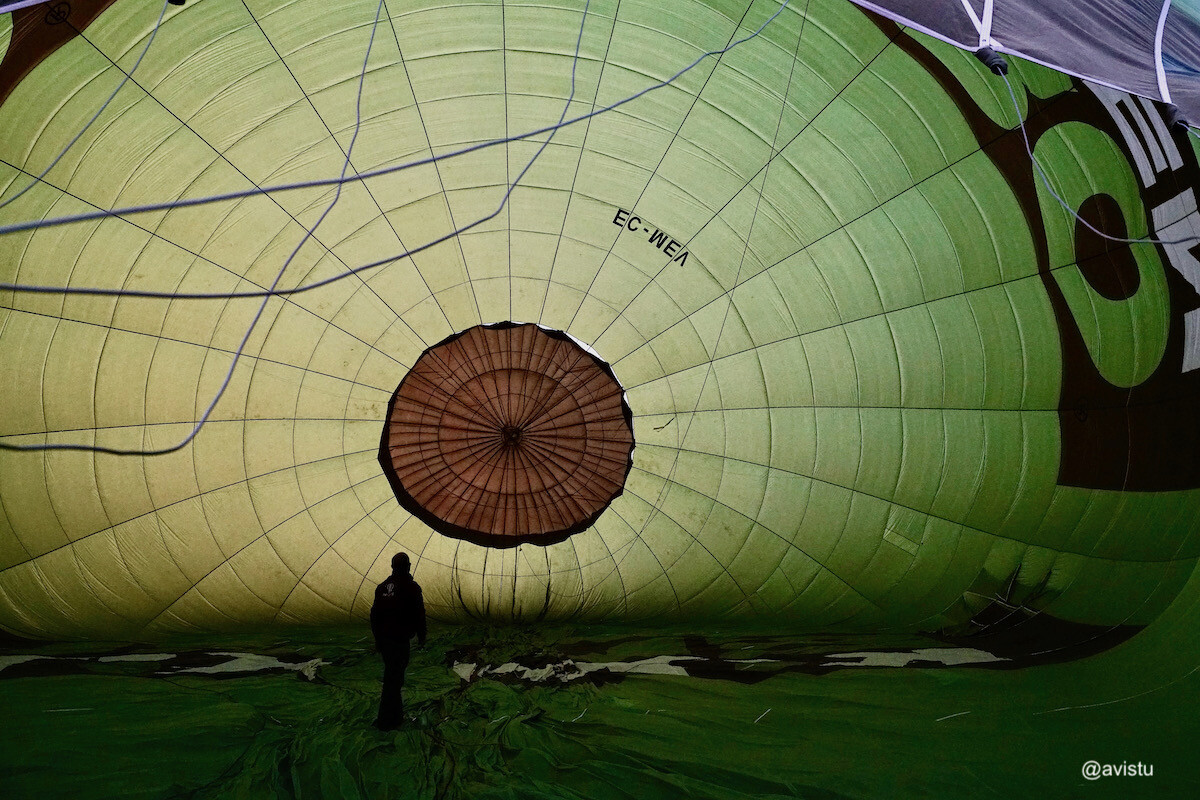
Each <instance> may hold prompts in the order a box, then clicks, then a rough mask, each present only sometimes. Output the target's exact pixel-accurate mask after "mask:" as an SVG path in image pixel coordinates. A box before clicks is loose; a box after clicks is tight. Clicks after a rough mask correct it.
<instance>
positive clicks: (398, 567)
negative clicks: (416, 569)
mask: <svg viewBox="0 0 1200 800" xmlns="http://www.w3.org/2000/svg"><path fill="white" fill-rule="evenodd" d="M409 563H410V562H409V560H408V553H396V555H394V556H392V572H408V567H409Z"/></svg>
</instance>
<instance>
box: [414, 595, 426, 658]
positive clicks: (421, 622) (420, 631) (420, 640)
mask: <svg viewBox="0 0 1200 800" xmlns="http://www.w3.org/2000/svg"><path fill="white" fill-rule="evenodd" d="M416 605H417V607H416V609H415V611H416V615H417V625H416V628H417V644H419V645H424V644H425V598H424V596H422V594H421V587H420V586H418V587H417V603H416Z"/></svg>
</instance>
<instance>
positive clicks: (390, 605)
mask: <svg viewBox="0 0 1200 800" xmlns="http://www.w3.org/2000/svg"><path fill="white" fill-rule="evenodd" d="M408 570H409V560H408V553H397V554H396V555H394V556H392V576H391V577H390V578H388V579H387V580H386V581H384V582H383V583H381V584H379V586H377V587H376V588H375V602H374V604H372V605H371V633H373V634H375V647H376V648H378V649H379V654H380V655H382V656H383V694H382V696H381V697H380V698H379V717H378V718H377V719H376V720H375V727H377V728H381V729H383V730H392V729H393V728H397V727H399V726H400V723H401V721H403V719H404V698H403V696H402V694H401V689H402V687H403V686H404V670H405V669H406V668H407V667H408V642H409V640H410V639H412V637H413V636H416V637H417V643H418V644H422V645H423V644H425V601H424V600H423V599H422V597H421V587H420V586H419V585H418V584H417V582H416V581H414V580H413V578H412V575H410V574H409V573H408Z"/></svg>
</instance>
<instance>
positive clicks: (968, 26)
mask: <svg viewBox="0 0 1200 800" xmlns="http://www.w3.org/2000/svg"><path fill="white" fill-rule="evenodd" d="M852 2H854V3H856V4H857V5H859V6H862V7H864V8H868V9H871V10H873V11H876V12H878V13H880V14H883V15H884V16H886V17H889V18H891V19H894V20H896V21H897V22H899V23H901V24H904V25H910V26H912V27H915V28H918V29H920V30H922V31H924V32H925V33H928V34H931V35H933V36H936V37H938V38H939V39H943V40H945V41H947V42H950V43H951V44H954V45H956V46H958V47H963V48H966V49H968V50H976V49H978V48H979V47H982V46H984V45H988V46H990V47H992V48H993V49H995V50H997V51H998V52H1001V53H1010V54H1012V55H1016V56H1020V57H1022V58H1026V59H1029V60H1032V61H1037V62H1039V63H1042V64H1045V65H1047V66H1050V67H1053V68H1054V69H1057V70H1061V71H1062V72H1067V73H1070V74H1072V75H1076V76H1078V77H1081V78H1085V79H1087V80H1090V81H1094V82H1096V83H1101V84H1105V85H1107V86H1112V87H1114V88H1116V89H1121V90H1123V91H1127V92H1131V93H1133V94H1139V95H1142V96H1144V97H1149V98H1152V99H1155V100H1161V101H1164V102H1169V103H1174V104H1175V105H1177V106H1178V107H1179V108H1180V110H1181V111H1182V112H1183V114H1184V116H1185V117H1187V118H1188V119H1189V120H1191V121H1192V122H1194V123H1196V122H1200V0H876V1H875V2H868V1H867V0H852Z"/></svg>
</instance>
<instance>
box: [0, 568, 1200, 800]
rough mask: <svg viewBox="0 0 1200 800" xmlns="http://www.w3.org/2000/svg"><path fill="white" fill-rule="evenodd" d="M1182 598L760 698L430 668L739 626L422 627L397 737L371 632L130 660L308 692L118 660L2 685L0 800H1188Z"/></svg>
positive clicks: (1191, 596) (1189, 738)
mask: <svg viewBox="0 0 1200 800" xmlns="http://www.w3.org/2000/svg"><path fill="white" fill-rule="evenodd" d="M1198 592H1200V584H1197V583H1196V582H1195V581H1193V582H1192V583H1191V584H1189V587H1188V589H1187V590H1186V591H1185V592H1184V597H1185V598H1186V600H1181V601H1180V603H1178V604H1177V605H1176V606H1175V607H1173V608H1172V609H1171V610H1170V611H1168V612H1167V613H1166V614H1164V615H1163V617H1162V618H1160V621H1159V622H1157V623H1156V624H1155V625H1154V626H1152V627H1151V628H1150V629H1148V630H1147V631H1145V632H1143V633H1142V634H1139V635H1138V636H1136V637H1135V638H1133V639H1132V640H1130V641H1129V642H1127V643H1126V644H1125V645H1122V646H1121V647H1119V648H1117V649H1116V650H1113V651H1111V652H1110V653H1107V654H1104V655H1102V656H1098V657H1096V658H1094V659H1090V660H1086V661H1078V662H1074V663H1070V664H1065V665H1055V666H1051V667H1035V668H1029V669H1024V670H1014V671H993V670H985V669H978V668H972V667H949V668H939V669H932V668H921V667H910V668H905V669H888V668H882V669H845V670H840V671H833V672H830V673H828V674H824V675H812V674H801V673H795V672H793V673H781V674H776V675H772V676H771V677H767V678H765V679H763V680H761V681H759V682H756V683H753V684H745V683H738V682H735V681H730V680H724V679H719V678H702V677H694V676H674V675H628V676H626V677H625V679H624V680H621V681H611V680H610V681H608V682H600V683H599V685H597V684H596V683H590V682H587V681H576V682H571V683H566V684H561V683H555V682H553V681H551V682H549V683H545V684H537V683H531V682H528V681H502V680H500V679H497V678H495V677H492V678H482V679H477V680H474V681H472V682H470V683H467V682H464V681H463V680H462V679H461V678H460V677H459V676H458V675H456V674H455V673H454V672H453V671H452V670H451V669H450V667H449V666H448V665H447V664H446V663H445V662H446V661H447V654H448V653H453V651H454V649H455V648H463V647H467V648H470V651H471V652H472V653H473V654H474V657H477V658H482V659H484V660H486V661H487V662H488V663H491V664H493V665H497V666H498V665H500V664H502V663H506V662H508V661H510V660H511V659H514V658H516V659H526V660H528V661H529V662H530V663H538V662H539V661H541V662H543V663H544V662H545V661H546V660H548V659H553V658H555V657H556V656H557V655H561V652H562V650H563V648H566V647H569V646H575V647H576V649H575V650H573V652H574V657H575V658H577V659H581V660H582V659H583V658H585V657H586V656H587V653H586V651H587V650H588V649H590V650H591V651H592V655H591V657H592V658H593V659H603V660H605V661H619V660H625V661H633V660H637V659H640V658H647V657H653V656H656V655H668V654H669V655H684V654H686V651H685V650H684V648H683V646H682V640H683V638H684V634H687V633H691V634H695V633H703V634H705V635H707V636H708V637H709V639H710V641H712V642H715V643H720V644H724V645H726V647H727V648H729V649H730V651H732V650H735V649H736V650H741V649H742V648H753V647H756V646H757V645H754V644H753V642H755V641H756V639H755V637H754V636H752V635H747V634H746V633H745V632H744V631H728V630H726V631H720V630H712V629H703V630H698V629H692V630H689V631H680V630H664V631H660V632H659V633H657V634H647V633H646V632H645V631H644V630H642V629H636V630H630V629H628V628H619V627H617V628H614V627H611V626H610V627H606V628H595V627H593V628H562V627H541V628H528V627H518V628H505V627H501V628H497V627H481V626H456V627H452V628H447V627H439V628H436V629H435V630H434V631H433V632H432V634H431V637H430V640H429V642H428V644H427V646H426V647H425V648H424V649H420V650H417V651H415V653H414V658H413V661H412V665H411V666H410V668H409V673H408V681H407V687H406V689H405V693H406V701H407V713H408V714H409V716H410V717H412V719H410V720H409V722H408V724H407V725H406V727H404V728H403V729H402V730H400V731H398V732H394V733H381V732H378V731H375V730H374V729H372V728H370V727H369V722H370V720H371V719H372V718H373V716H374V713H375V704H376V702H377V694H376V693H377V691H378V687H379V683H378V681H379V675H380V673H381V669H382V666H381V663H380V661H379V658H378V656H376V655H374V654H373V653H372V652H371V651H370V650H369V647H368V646H369V640H368V639H366V638H364V634H365V631H364V630H361V629H347V630H342V631H336V630H326V631H311V630H309V631H303V632H302V631H292V632H287V633H284V632H276V633H274V634H270V635H259V636H242V637H228V638H226V639H224V640H221V641H213V640H212V639H211V638H209V639H201V640H185V641H179V640H176V641H174V642H171V643H169V644H168V643H162V642H160V643H155V644H152V645H143V646H141V647H139V648H137V649H138V650H141V651H143V652H163V649H164V648H165V647H170V648H173V649H174V650H176V651H180V650H185V649H188V648H205V649H207V650H210V651H213V650H227V651H229V652H259V653H264V654H275V655H279V656H281V657H285V658H293V659H298V660H299V659H303V660H307V659H311V658H320V659H322V660H324V661H326V662H329V663H327V664H324V665H321V666H319V667H318V668H317V670H316V672H315V673H314V678H315V679H314V680H309V679H307V678H305V677H304V676H302V675H301V674H300V673H298V672H284V671H277V672H275V673H268V674H248V675H242V676H236V677H233V676H226V677H223V678H217V677H212V676H204V675H195V674H193V675H186V674H182V673H177V674H174V675H170V676H166V677H155V676H153V675H148V674H146V673H147V672H148V671H149V670H150V669H152V668H151V667H148V666H147V665H146V664H145V663H138V662H128V661H127V662H119V663H111V662H110V663H108V664H105V665H97V664H92V665H90V666H89V667H88V668H87V674H74V675H58V676H54V675H45V676H39V677H18V678H6V677H5V672H11V670H12V669H13V668H12V667H9V668H7V669H6V670H3V671H0V698H2V699H3V702H4V705H5V707H6V708H7V709H10V713H11V714H12V716H13V718H14V719H20V720H21V721H22V724H21V725H10V726H5V729H4V732H3V734H0V736H2V737H3V739H2V740H0V743H2V744H3V747H0V768H2V769H0V773H2V774H3V775H4V779H3V781H4V789H5V796H6V797H19V798H25V797H30V798H38V797H47V796H55V797H58V796H87V797H97V798H100V797H104V798H107V797H138V798H167V797H189V798H225V797H244V798H300V797H324V798H328V797H343V798H356V797H361V798H385V797H393V798H399V797H406V798H407V797H421V798H434V797H438V798H469V797H485V798H525V797H537V798H570V799H571V800H582V799H583V798H589V799H591V800H603V799H605V798H670V797H681V796H688V797H703V798H714V799H715V798H768V797H770V798H785V797H786V798H834V797H839V798H873V797H947V798H949V797H963V796H971V797H1011V796H1034V797H1068V796H1069V797H1076V796H1078V797H1085V796H1086V797H1183V796H1188V795H1191V794H1194V793H1195V791H1196V790H1197V788H1198V787H1200V778H1198V777H1197V776H1196V775H1195V774H1194V770H1193V765H1194V759H1193V758H1192V756H1191V748H1192V743H1193V742H1194V741H1195V737H1196V734H1197V733H1200V724H1198V723H1197V722H1196V720H1195V716H1194V714H1193V713H1192V709H1194V708H1195V704H1196V702H1197V701H1200V680H1198V679H1197V675H1196V674H1195V673H1196V667H1195V665H1196V663H1197V652H1196V648H1195V640H1194V637H1193V636H1191V635H1190V632H1191V631H1192V630H1194V625H1195V623H1196V621H1197V614H1198V613H1200V611H1198V609H1200V606H1198V605H1197V603H1196V600H1197V594H1198ZM1181 634H1186V635H1181ZM778 637H779V634H778V633H776V634H774V638H778ZM581 641H582V642H584V643H585V644H584V645H583V651H584V652H581V651H580V650H579V649H578V643H579V642H581ZM793 641H794V643H795V644H796V645H797V646H798V647H808V648H810V649H812V650H814V651H820V650H826V651H837V650H841V651H845V650H856V649H858V648H875V649H887V648H904V647H913V646H927V647H928V646H933V647H938V646H940V645H939V644H938V643H936V642H932V641H929V640H924V641H921V640H919V639H914V638H913V637H911V636H907V637H906V636H892V637H879V636H865V637H857V638H856V637H846V636H844V637H842V638H840V639H837V638H834V639H830V638H828V637H826V638H824V639H822V638H820V637H803V636H794V637H793ZM364 648H368V649H364ZM87 649H88V648H81V647H80V646H79V645H74V646H69V647H68V646H63V645H59V646H57V647H56V648H49V649H42V650H40V651H38V652H42V653H52V652H53V653H57V654H59V655H62V654H64V653H73V654H76V655H79V654H82V653H86V652H87ZM91 651H92V652H97V651H105V652H111V646H110V647H109V648H107V649H106V648H105V647H102V646H99V645H97V646H93V647H92V648H91ZM23 652H25V653H29V652H30V649H29V648H26V649H25V650H23ZM751 652H753V651H752V650H751ZM55 663H58V664H61V662H55ZM101 673H108V674H101ZM137 673H141V674H140V675H139V674H137ZM60 709H66V710H60ZM72 709H73V710H72ZM1092 759H1095V760H1098V761H1099V762H1101V763H1116V764H1123V763H1126V762H1132V763H1134V764H1136V763H1138V762H1141V763H1142V764H1144V765H1151V766H1152V767H1153V773H1154V774H1153V775H1152V776H1149V777H1128V778H1101V779H1099V780H1096V781H1087V780H1085V779H1084V778H1083V777H1082V776H1081V768H1082V765H1083V764H1084V762H1086V761H1088V760H1092Z"/></svg>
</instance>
